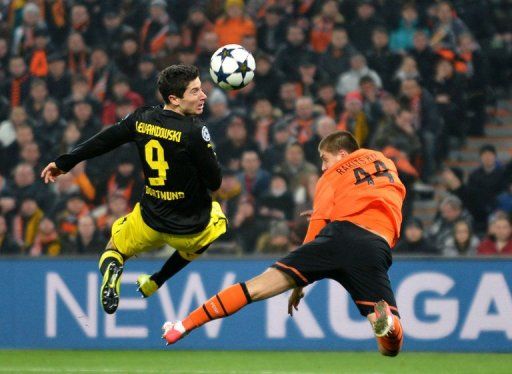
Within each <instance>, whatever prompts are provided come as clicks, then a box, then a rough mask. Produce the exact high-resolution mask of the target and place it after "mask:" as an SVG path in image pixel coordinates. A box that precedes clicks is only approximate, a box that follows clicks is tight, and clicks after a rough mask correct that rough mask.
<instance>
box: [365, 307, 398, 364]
mask: <svg viewBox="0 0 512 374" xmlns="http://www.w3.org/2000/svg"><path fill="white" fill-rule="evenodd" d="M374 311H375V314H374V318H372V319H373V321H372V327H373V331H374V333H375V336H376V337H377V344H378V346H379V351H380V353H382V354H383V355H384V356H396V355H398V353H399V352H400V349H401V348H402V343H403V330H402V324H401V322H400V318H398V317H397V316H395V315H394V314H393V313H391V309H390V308H389V305H388V303H386V302H385V301H384V300H381V301H379V302H378V303H376V304H375V306H374Z"/></svg>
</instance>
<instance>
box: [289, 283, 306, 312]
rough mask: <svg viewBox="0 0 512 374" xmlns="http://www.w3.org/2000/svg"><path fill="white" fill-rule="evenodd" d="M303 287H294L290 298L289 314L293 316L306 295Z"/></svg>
mask: <svg viewBox="0 0 512 374" xmlns="http://www.w3.org/2000/svg"><path fill="white" fill-rule="evenodd" d="M302 289H303V288H302V287H297V288H294V289H293V291H292V294H291V295H290V298H289V299H288V314H289V315H291V316H292V317H293V309H295V310H299V303H300V300H301V299H302V298H303V297H304V291H303V290H302Z"/></svg>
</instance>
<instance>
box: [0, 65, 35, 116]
mask: <svg viewBox="0 0 512 374" xmlns="http://www.w3.org/2000/svg"><path fill="white" fill-rule="evenodd" d="M30 81H31V77H30V73H29V72H28V69H27V64H26V63H25V60H24V59H23V57H21V56H16V55H14V56H12V57H11V58H10V59H9V78H8V79H6V80H5V81H4V82H3V84H2V94H3V96H5V97H6V98H7V99H8V100H9V103H10V106H11V107H15V106H19V105H21V104H23V100H24V99H25V98H26V97H27V96H28V93H29V90H30Z"/></svg>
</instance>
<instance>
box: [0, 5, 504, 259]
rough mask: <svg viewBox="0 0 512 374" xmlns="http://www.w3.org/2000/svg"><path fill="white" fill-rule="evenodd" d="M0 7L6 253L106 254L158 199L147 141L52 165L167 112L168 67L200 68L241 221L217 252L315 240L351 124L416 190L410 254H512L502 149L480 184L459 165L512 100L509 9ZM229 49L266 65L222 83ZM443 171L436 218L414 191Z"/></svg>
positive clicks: (408, 222) (407, 240) (228, 203)
mask: <svg viewBox="0 0 512 374" xmlns="http://www.w3.org/2000/svg"><path fill="white" fill-rule="evenodd" d="M0 15H1V18H0V82H2V83H1V85H0V160H1V162H0V255H2V254H25V255H27V256H40V255H49V256H55V255H60V254H98V253H100V252H101V250H102V248H103V247H104V245H105V243H106V241H107V240H108V237H109V235H110V232H109V229H110V225H111V224H112V222H113V221H114V220H115V219H117V218H119V217H121V216H123V215H124V214H126V213H127V212H129V211H130V210H131V208H132V207H133V205H134V203H135V202H136V201H137V200H138V199H139V197H140V195H141V193H142V188H143V179H142V176H141V166H140V162H139V161H138V160H137V158H136V156H135V157H134V152H133V148H131V145H126V146H123V147H121V148H119V149H117V150H115V151H114V152H112V153H111V154H109V155H106V156H102V157H99V158H96V159H92V160H89V161H87V162H83V163H81V164H79V165H78V166H77V167H75V168H74V169H73V170H72V171H71V172H70V173H68V174H65V175H63V176H61V177H60V178H58V180H57V182H56V183H55V184H53V185H50V186H47V185H44V184H42V183H41V181H40V180H39V173H40V171H41V169H42V167H43V166H44V165H45V164H46V163H48V162H50V161H52V160H53V159H54V158H55V157H56V156H57V155H59V154H61V153H63V152H67V151H69V150H71V149H72V148H73V147H74V146H76V145H77V144H79V143H80V142H81V141H83V140H85V139H87V138H88V137H90V136H91V135H93V134H95V133H96V132H97V131H99V130H101V129H102V128H104V127H105V126H110V125H112V124H114V123H115V122H116V121H118V120H119V119H121V118H123V117H124V116H126V115H127V114H128V113H130V112H131V111H133V110H134V109H136V108H137V107H139V106H141V105H159V104H160V103H161V98H160V97H159V96H158V92H157V89H156V78H157V75H158V71H159V70H160V69H162V68H164V67H166V66H168V65H169V64H175V63H184V64H194V65H197V66H198V67H199V68H200V71H201V72H202V74H201V79H202V81H203V89H204V91H205V92H206V94H207V95H208V101H207V106H206V107H205V113H204V114H203V116H202V117H203V119H204V120H205V122H206V124H207V125H208V127H209V129H210V133H211V135H212V140H213V142H214V143H215V148H216V152H217V155H218V159H219V161H220V163H221V164H222V167H223V175H224V176H223V182H222V186H221V188H220V190H218V191H217V192H215V193H214V198H215V199H217V200H218V201H219V202H220V203H221V204H222V206H223V209H224V210H225V212H226V214H227V215H228V218H229V221H230V230H229V232H228V233H227V234H226V235H225V236H224V237H223V238H221V240H220V241H219V243H221V244H219V245H217V249H215V248H212V249H213V250H217V251H220V252H222V251H225V252H229V253H242V254H249V253H275V252H286V251H289V250H292V249H293V248H294V247H296V246H297V245H298V244H300V243H301V241H302V239H303V237H304V234H305V231H306V228H307V220H306V218H304V217H302V216H300V212H302V211H305V210H308V209H311V204H312V197H313V193H314V188H315V184H316V181H317V180H318V178H319V176H320V172H321V170H320V163H319V162H320V160H319V159H318V152H317V145H318V143H319V140H320V139H321V138H322V137H324V136H325V135H327V134H329V133H331V132H333V131H335V130H337V129H341V130H349V131H351V132H352V133H353V134H354V135H355V137H356V138H357V140H358V141H359V143H360V144H361V145H362V146H365V147H373V148H376V149H379V150H381V151H382V152H383V153H384V154H385V155H387V156H388V157H390V158H392V159H393V160H394V161H395V163H396V164H397V167H398V169H399V173H400V176H401V179H402V180H403V182H404V183H405V184H406V186H407V188H408V197H407V200H406V202H405V204H404V217H405V220H404V222H405V223H404V235H403V236H404V239H403V240H402V241H401V242H400V244H398V246H397V252H398V253H402V252H403V253H422V254H444V255H447V256H454V255H472V254H476V253H479V254H496V253H497V254H499V253H512V242H511V231H512V229H511V224H510V214H511V212H512V178H511V174H512V173H511V169H512V167H511V165H510V164H509V165H501V164H499V163H498V162H497V160H496V150H495V148H494V147H493V146H492V145H488V146H485V147H483V148H482V150H481V153H480V154H481V160H482V166H481V167H480V168H478V169H477V170H475V171H474V172H472V173H471V175H470V176H469V178H466V176H464V175H463V174H462V173H461V171H460V170H458V169H455V168H452V169H447V168H444V167H443V162H444V161H445V160H446V158H447V157H448V156H449V154H450V151H451V150H455V149H458V148H460V147H461V146H463V145H464V143H465V141H466V138H467V136H468V135H472V136H482V135H483V134H484V125H485V123H486V120H487V115H488V114H487V112H488V110H487V109H488V107H493V106H494V105H495V101H496V98H497V97H498V96H500V95H501V96H507V95H509V94H510V92H509V89H510V86H509V82H510V79H511V75H512V29H511V25H512V8H511V6H510V4H509V2H507V1H499V0H493V1H486V0H464V1H462V0H460V1H458V0H455V1H453V3H450V2H447V1H425V0H416V1H400V0H343V1H341V0H340V1H336V0H299V1H296V0H246V1H245V2H244V1H243V0H198V1H189V0H151V1H142V0H117V1H115V0H102V1H100V0H82V1H78V0H77V1H74V0H69V1H66V0H32V1H30V0H19V1H3V2H0ZM229 43H236V44H241V45H243V46H244V47H245V48H246V49H248V50H249V51H250V52H252V53H253V55H254V57H255V59H256V65H257V69H256V74H255V78H254V80H253V82H251V83H250V84H249V85H248V86H247V87H246V88H244V89H242V90H240V91H231V92H226V91H223V90H221V89H219V88H218V87H216V86H215V85H214V84H213V82H212V81H211V79H210V77H209V75H208V69H209V61H210V56H211V54H212V53H213V52H214V51H215V50H216V49H217V48H218V47H219V46H222V45H224V44H229ZM438 178H439V179H440V180H441V181H442V183H443V184H444V185H445V189H446V191H447V192H446V194H447V195H446V197H445V198H444V199H443V200H442V202H441V204H440V209H439V214H438V217H437V218H436V220H435V222H434V224H433V225H432V226H431V227H428V228H424V227H423V224H422V222H421V221H420V220H418V219H417V218H415V217H413V215H412V212H413V206H414V200H415V191H419V190H421V187H423V188H424V187H425V186H427V187H428V186H430V185H432V184H433V183H435V182H436V180H437V179H438ZM415 187H416V188H415ZM482 238H484V239H483V240H482V241H481V242H480V240H481V239H482Z"/></svg>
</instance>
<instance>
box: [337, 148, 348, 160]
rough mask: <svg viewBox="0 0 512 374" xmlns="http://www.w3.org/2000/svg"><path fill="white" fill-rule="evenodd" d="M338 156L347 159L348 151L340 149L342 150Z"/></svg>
mask: <svg viewBox="0 0 512 374" xmlns="http://www.w3.org/2000/svg"><path fill="white" fill-rule="evenodd" d="M338 155H339V156H340V158H345V157H347V156H348V152H347V151H345V150H344V149H340V150H339V151H338Z"/></svg>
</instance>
